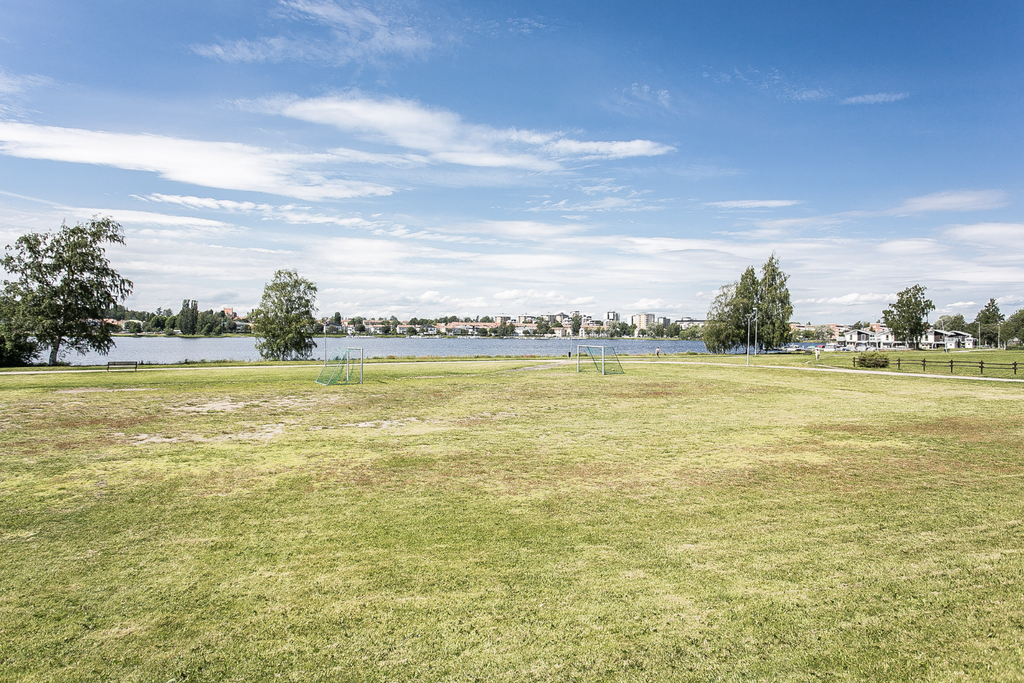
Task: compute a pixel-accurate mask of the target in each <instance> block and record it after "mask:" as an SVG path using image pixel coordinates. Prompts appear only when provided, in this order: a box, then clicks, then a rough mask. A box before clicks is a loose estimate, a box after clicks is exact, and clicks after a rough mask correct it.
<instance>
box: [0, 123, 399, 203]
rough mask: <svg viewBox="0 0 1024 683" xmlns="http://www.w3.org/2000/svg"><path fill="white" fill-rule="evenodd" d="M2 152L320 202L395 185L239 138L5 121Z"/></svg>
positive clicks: (318, 157) (319, 157)
mask: <svg viewBox="0 0 1024 683" xmlns="http://www.w3.org/2000/svg"><path fill="white" fill-rule="evenodd" d="M0 153H3V154H7V155H9V156H14V157H21V158H24V159H48V160H51V161H67V162H72V163H83V164H97V165H103V166H114V167H116V168H122V169H127V170H133V171H147V172H151V173H157V174H159V175H160V176H161V177H163V178H166V179H168V180H174V181H177V182H182V183H190V184H193V185H202V186H205V187H215V188H219V189H226V190H246V191H251V192H266V193H270V194H278V195H284V196H289V197H296V198H299V199H308V200H322V199H343V198H352V197H367V196H375V195H376V196H380V195H389V194H391V193H392V191H393V190H392V188H390V187H386V186H383V185H377V184H374V183H367V182H361V181H353V180H344V179H337V178H331V177H329V176H328V175H326V174H325V173H324V171H323V168H324V167H325V166H330V165H331V164H332V163H333V162H336V161H337V160H336V159H335V158H334V157H332V156H331V155H329V154H297V153H281V152H273V151H270V150H267V149H263V148H259V147H254V146H251V145H245V144H241V143H236V142H206V141H202V140H189V139H184V138H172V137H167V136H162V135H148V134H133V133H106V132H102V131H92V130H83V129H78V128H57V127H54V126H37V125H33V124H26V123H13V122H9V121H0Z"/></svg>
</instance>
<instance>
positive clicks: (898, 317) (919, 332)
mask: <svg viewBox="0 0 1024 683" xmlns="http://www.w3.org/2000/svg"><path fill="white" fill-rule="evenodd" d="M925 289H926V288H925V287H922V286H921V285H914V286H913V287H907V288H906V289H904V290H903V291H902V292H900V293H899V294H897V295H896V303H894V304H890V305H891V306H892V308H887V309H885V310H884V311H882V322H883V323H885V326H886V327H888V328H889V329H890V330H892V334H893V336H894V337H895V338H896V340H897V341H901V342H903V343H904V344H906V345H907V346H913V347H914V348H915V349H916V348H917V345H918V342H920V340H921V337H922V336H923V335H924V333H925V332H927V331H928V324H927V322H926V318H927V316H928V313H929V312H931V311H934V310H935V304H933V303H932V300H931V299H926V298H925V297H924V293H925Z"/></svg>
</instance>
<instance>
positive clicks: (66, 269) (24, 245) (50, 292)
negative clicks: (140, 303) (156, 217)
mask: <svg viewBox="0 0 1024 683" xmlns="http://www.w3.org/2000/svg"><path fill="white" fill-rule="evenodd" d="M106 244H124V231H123V230H122V228H121V226H120V225H119V224H118V223H117V222H115V221H114V220H113V219H112V218H100V217H93V218H92V219H91V220H90V221H88V222H87V223H84V224H83V223H77V224H75V226H74V227H69V226H68V225H67V224H66V223H62V224H61V227H60V230H59V231H58V232H57V233H30V234H27V235H22V236H21V237H19V238H18V239H17V240H15V242H14V245H13V246H11V245H8V246H7V250H6V252H7V253H6V254H5V255H4V257H3V259H0V265H2V266H3V269H4V270H6V271H7V273H8V274H9V275H13V276H15V279H14V280H13V281H12V280H4V289H3V293H2V294H0V310H2V311H3V318H4V321H5V322H4V325H5V326H6V327H7V329H8V330H11V331H12V332H11V334H13V335H14V336H13V337H12V338H17V336H18V335H21V334H24V335H28V336H31V337H33V338H34V339H35V341H36V343H38V344H39V345H40V346H41V347H44V348H47V349H49V361H48V362H49V364H50V365H56V364H57V362H58V360H59V358H60V353H61V350H62V348H71V349H74V350H75V351H79V352H85V351H86V350H89V349H92V350H94V351H97V352H99V353H106V352H107V351H109V350H110V349H111V347H113V345H114V341H113V338H112V337H111V332H112V327H111V326H109V325H107V324H105V323H104V322H103V317H104V316H103V314H104V312H105V311H106V310H108V309H109V308H111V307H113V306H115V305H117V304H119V303H121V302H122V301H124V300H125V299H126V298H128V296H129V295H130V294H131V292H132V283H131V281H130V280H126V279H125V278H123V277H121V276H120V274H118V272H117V271H116V270H114V268H112V267H111V265H110V261H109V259H107V256H106V249H105V246H104V245H106Z"/></svg>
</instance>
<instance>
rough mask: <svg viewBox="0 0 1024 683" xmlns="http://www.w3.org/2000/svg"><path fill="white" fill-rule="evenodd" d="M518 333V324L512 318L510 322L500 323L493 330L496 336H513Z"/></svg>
mask: <svg viewBox="0 0 1024 683" xmlns="http://www.w3.org/2000/svg"><path fill="white" fill-rule="evenodd" d="M515 333H516V325H515V323H513V322H512V321H511V320H509V321H508V322H504V323H500V324H499V325H498V326H497V327H495V328H494V330H493V331H492V332H491V334H492V335H494V336H495V337H511V336H513V335H514V334H515Z"/></svg>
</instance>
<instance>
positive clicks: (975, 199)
mask: <svg viewBox="0 0 1024 683" xmlns="http://www.w3.org/2000/svg"><path fill="white" fill-rule="evenodd" d="M1008 203H1009V202H1008V197H1007V194H1006V192H1004V191H1003V190H951V191H947V192H935V193H933V194H926V195H924V196H921V197H912V198H910V199H908V200H906V201H905V202H903V204H902V205H901V206H898V207H896V208H895V209H892V210H891V211H889V213H890V214H892V215H895V216H906V215H909V214H914V213H926V212H931V211H983V210H986V209H998V208H1000V207H1003V206H1006V205H1007V204H1008Z"/></svg>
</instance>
